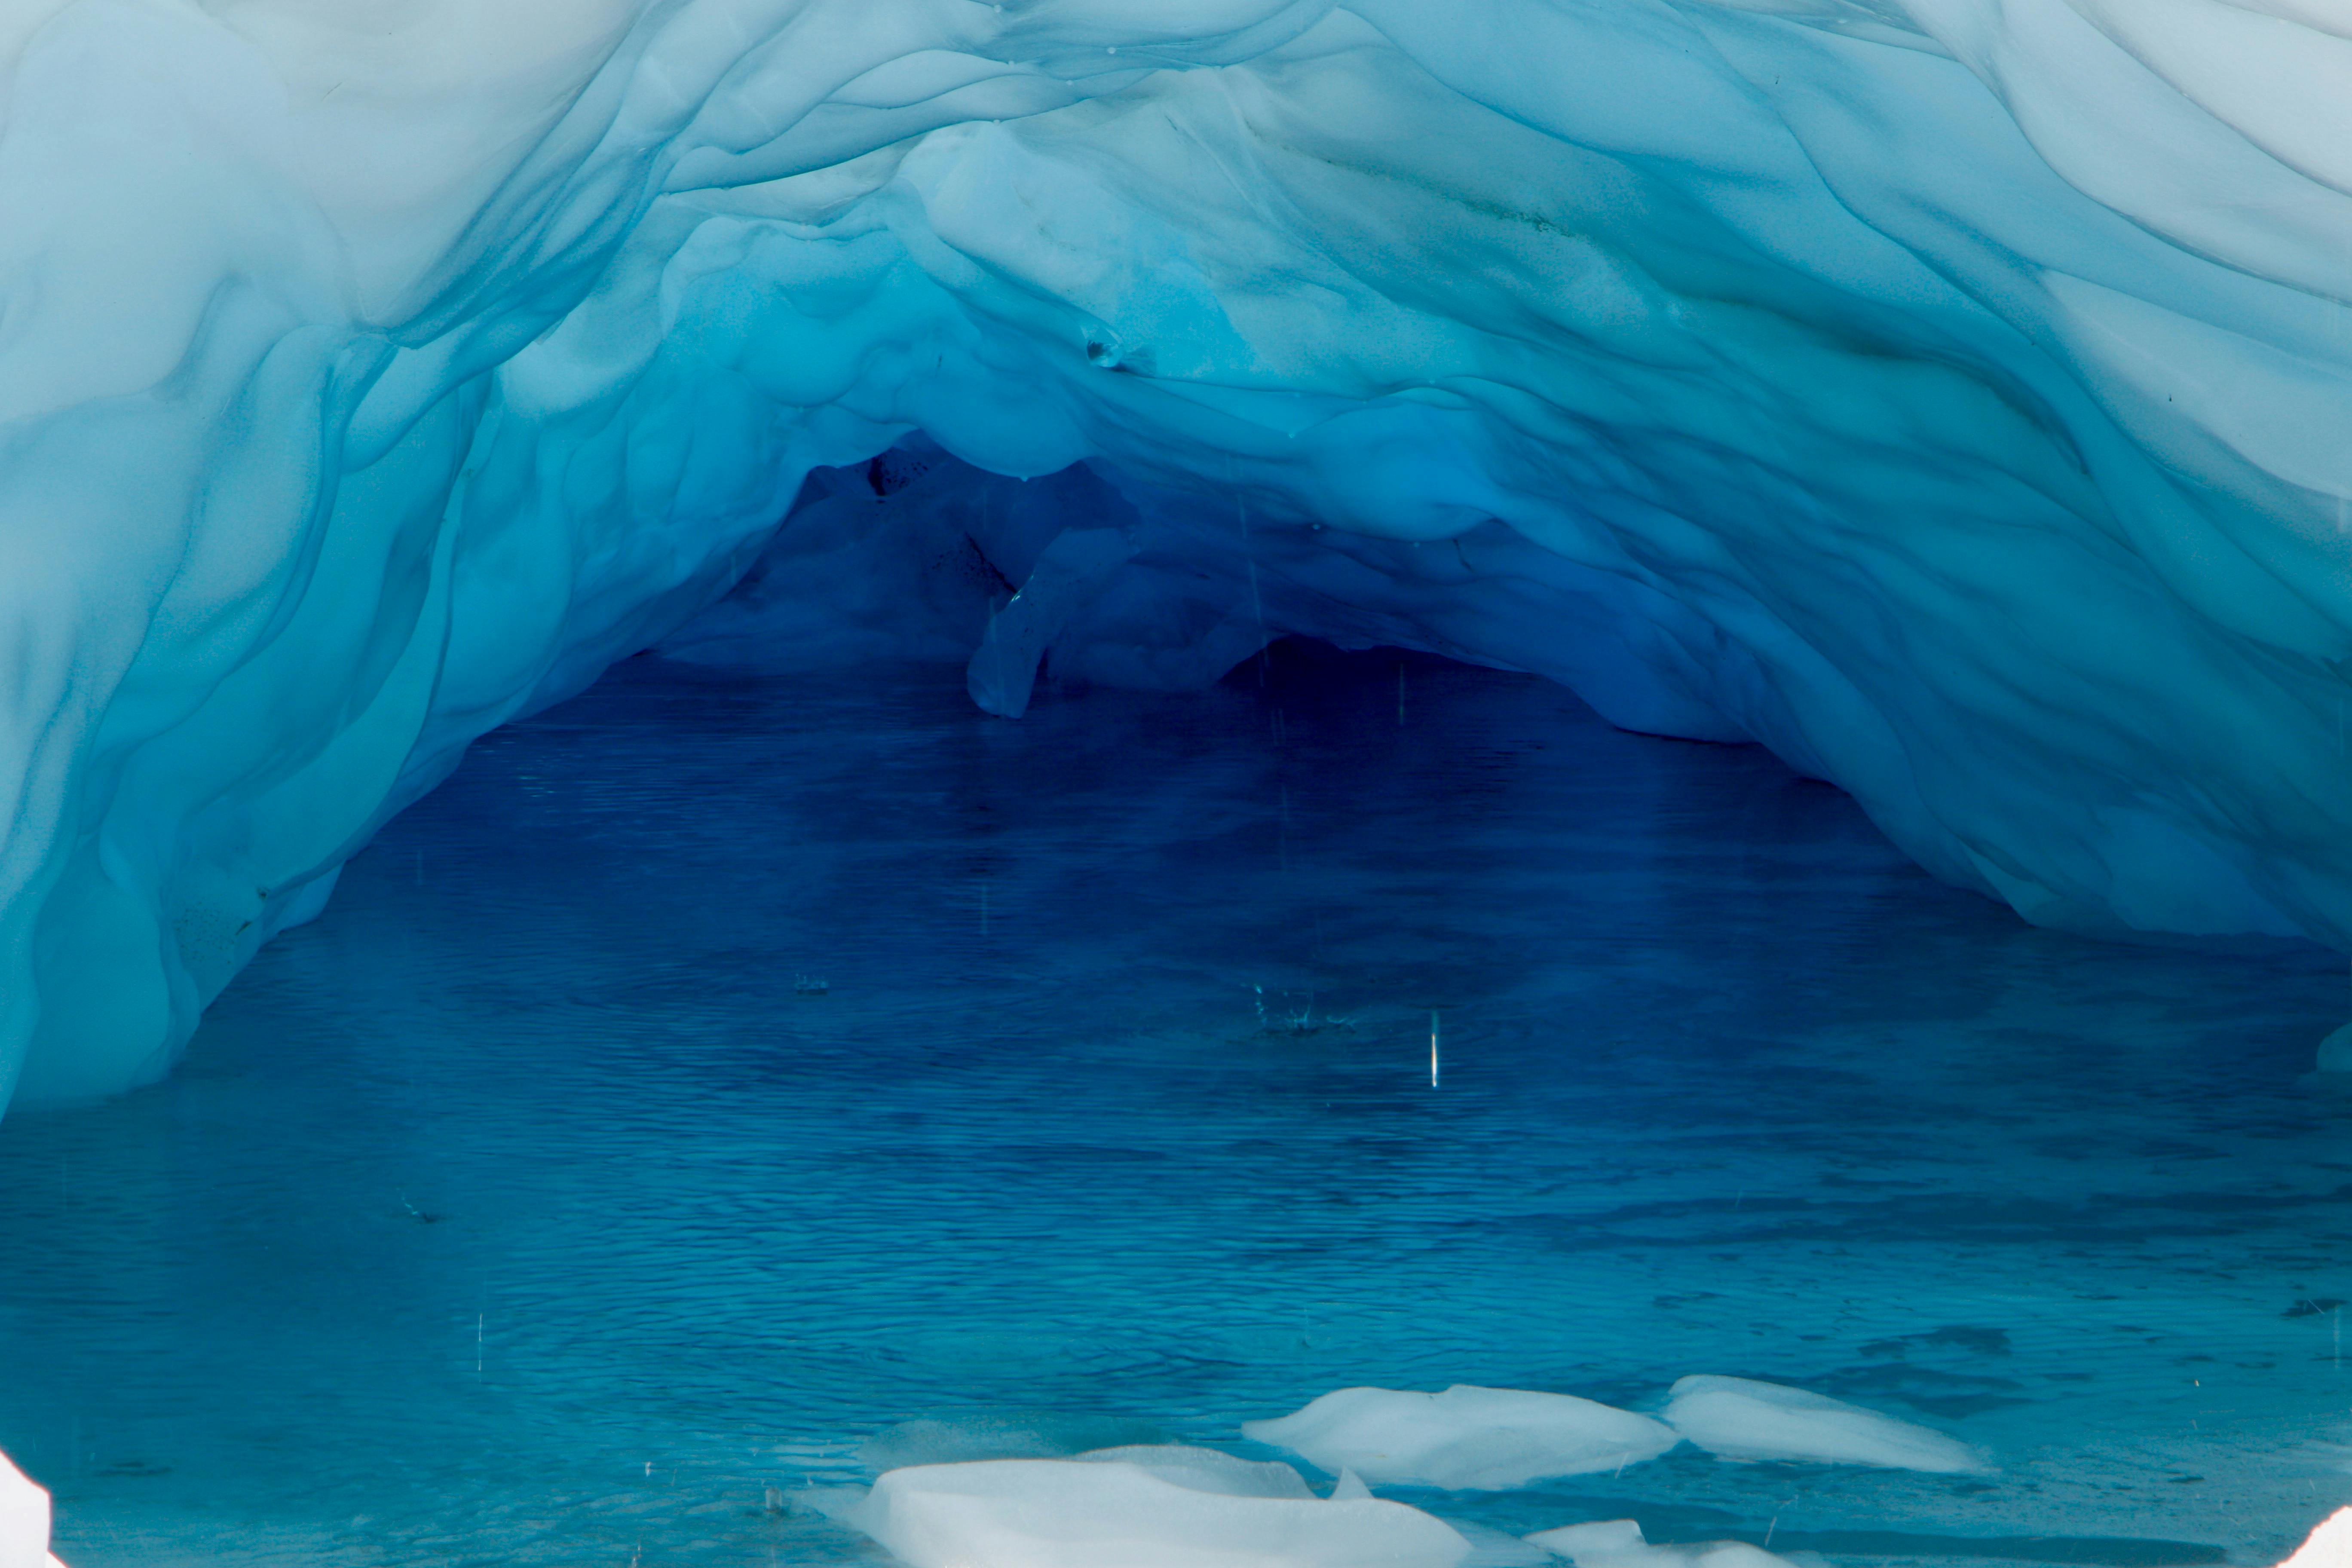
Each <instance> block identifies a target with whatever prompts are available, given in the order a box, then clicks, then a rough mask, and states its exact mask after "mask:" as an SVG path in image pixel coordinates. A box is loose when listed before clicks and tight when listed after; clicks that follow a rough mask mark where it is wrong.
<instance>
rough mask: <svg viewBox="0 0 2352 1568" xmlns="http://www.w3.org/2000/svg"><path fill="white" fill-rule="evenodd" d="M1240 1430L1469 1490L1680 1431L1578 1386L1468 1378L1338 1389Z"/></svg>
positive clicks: (1634, 1457) (1551, 1471) (1627, 1459)
mask: <svg viewBox="0 0 2352 1568" xmlns="http://www.w3.org/2000/svg"><path fill="white" fill-rule="evenodd" d="M1242 1433H1243V1435H1244V1436H1247V1437H1249V1438H1251V1439H1253V1440H1254V1441H1256V1442H1260V1443H1267V1444H1271V1445H1273V1446H1275V1447H1281V1448H1287V1449H1289V1450H1290V1451H1291V1452H1292V1453H1294V1454H1297V1455H1299V1456H1300V1457H1301V1458H1305V1459H1307V1460H1308V1461H1309V1462H1310V1463H1312V1464H1315V1465H1318V1466H1320V1467H1321V1468H1324V1469H1327V1470H1332V1471H1338V1470H1341V1469H1348V1470H1352V1471H1354V1472H1355V1473H1356V1474H1358V1475H1360V1476H1361V1477H1362V1478H1363V1479H1366V1480H1368V1481H1373V1482H1380V1483H1386V1484H1391V1485H1400V1486H1423V1487H1446V1488H1450V1489H1454V1490H1466V1491H1502V1490H1507V1489H1510V1488H1513V1487H1523V1486H1526V1485H1527V1484H1528V1482H1530V1481H1535V1480H1541V1479H1545V1478H1547V1477H1551V1476H1582V1475H1591V1474H1593V1473H1594V1472H1596V1471H1604V1470H1622V1469H1623V1468H1625V1467H1626V1466H1627V1465H1638V1464H1641V1463H1643V1462H1644V1461H1646V1460H1650V1459H1654V1458H1657V1457H1658V1456H1659V1455H1661V1454H1663V1453H1664V1452H1665V1451H1666V1450H1667V1449H1669V1448H1671V1447H1674V1446H1675V1444H1676V1443H1678V1442H1680V1441H1681V1440H1682V1439H1681V1438H1680V1437H1679V1436H1676V1435H1675V1432H1674V1430H1673V1429H1672V1428H1670V1427H1668V1426H1664V1425H1663V1424H1662V1423H1659V1422H1656V1421H1653V1420H1651V1419H1650V1418H1649V1417H1648V1416H1646V1415H1634V1414H1633V1412H1632V1411H1630V1410H1619V1409H1616V1408H1614V1407H1613V1406H1611V1405H1601V1404H1598V1403H1596V1402H1594V1401H1592V1400H1590V1399H1579V1398H1577V1397H1576V1396H1575V1395H1573V1394H1540V1393H1536V1392H1533V1391H1531V1390H1527V1389H1518V1388H1473V1387H1469V1386H1466V1385H1463V1384H1456V1385H1455V1386H1454V1387H1452V1388H1448V1389H1446V1390H1444V1392H1443V1393H1439V1394H1421V1393H1415V1392H1412V1391H1410V1390H1403V1389H1391V1388H1341V1389H1335V1390H1334V1391H1332V1392H1331V1393H1329V1394H1324V1395H1323V1396H1322V1397H1320V1398H1318V1399H1317V1400H1315V1401H1314V1402H1313V1403H1311V1404H1309V1405H1307V1407H1306V1408H1304V1409H1302V1410H1297V1411H1294V1412H1293V1413H1292V1414H1290V1415H1285V1416H1283V1417H1281V1418H1280V1419H1278V1420H1274V1421H1252V1422H1248V1423H1245V1424H1244V1426H1243V1427H1242Z"/></svg>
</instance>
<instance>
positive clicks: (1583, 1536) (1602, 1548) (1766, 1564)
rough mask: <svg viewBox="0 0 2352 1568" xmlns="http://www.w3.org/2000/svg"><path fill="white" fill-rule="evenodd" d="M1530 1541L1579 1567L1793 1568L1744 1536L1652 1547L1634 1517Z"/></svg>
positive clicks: (1550, 1533) (1573, 1527)
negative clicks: (1739, 1538)
mask: <svg viewBox="0 0 2352 1568" xmlns="http://www.w3.org/2000/svg"><path fill="white" fill-rule="evenodd" d="M1528 1540H1529V1541H1531V1542H1534V1543H1535V1544H1536V1545H1538V1546H1540V1547H1542V1548H1543V1549H1544V1550H1545V1551H1547V1552H1551V1553H1552V1554H1553V1555H1555V1556H1559V1557H1565V1558H1567V1559H1568V1560H1569V1561H1570V1563H1575V1564H1576V1568H1795V1564H1793V1563H1790V1561H1789V1560H1788V1559H1787V1558H1785V1557H1776V1556H1774V1555H1773V1554H1772V1553H1771V1552H1767V1551H1765V1550H1764V1549H1763V1548H1762V1547H1760V1546H1750V1545H1748V1543H1747V1542H1743V1541H1707V1542H1699V1543H1698V1544H1696V1545H1690V1546H1653V1545H1651V1544H1650V1542H1649V1541H1648V1540H1647V1539H1646V1538H1645V1537H1644V1536H1643V1534H1642V1527H1641V1526H1640V1525H1639V1524H1636V1523H1635V1522H1634V1521H1632V1520H1630V1519H1612V1520H1609V1521H1605V1522H1602V1523H1598V1524H1570V1525H1566V1526H1563V1527H1562V1528H1560V1529H1559V1530H1539V1531H1537V1532H1536V1533H1535V1534H1533V1535H1530V1536H1528Z"/></svg>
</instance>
